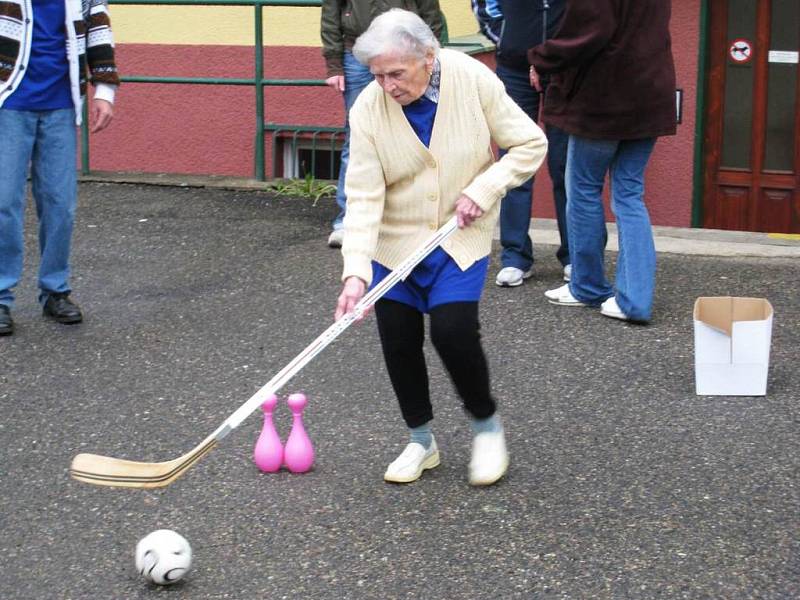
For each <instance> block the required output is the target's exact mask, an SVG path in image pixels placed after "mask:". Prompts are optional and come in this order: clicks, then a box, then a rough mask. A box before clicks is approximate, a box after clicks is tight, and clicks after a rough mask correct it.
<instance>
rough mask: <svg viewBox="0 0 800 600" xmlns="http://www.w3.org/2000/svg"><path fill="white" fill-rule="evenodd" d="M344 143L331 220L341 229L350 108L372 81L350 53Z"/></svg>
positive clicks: (346, 59)
mask: <svg viewBox="0 0 800 600" xmlns="http://www.w3.org/2000/svg"><path fill="white" fill-rule="evenodd" d="M343 66H344V94H343V96H344V110H345V117H344V128H345V133H344V143H343V144H342V161H341V163H340V165H339V182H338V183H337V184H336V204H338V205H339V214H337V215H336V218H335V219H334V220H333V228H334V229H341V228H342V221H343V220H344V213H345V209H346V206H347V196H346V195H345V193H344V178H345V176H346V175H347V163H348V161H349V159H350V120H349V118H348V115H349V113H350V108H351V107H352V106H353V104H354V103H355V101H356V98H358V95H359V94H360V93H361V91H362V90H363V89H364V88H365V87H367V85H369V84H370V82H371V81H372V80H373V79H374V77H373V76H372V73H370V72H369V67H367V66H365V65H362V64H361V63H360V62H358V61H357V60H356V58H355V57H354V56H353V54H352V53H351V52H345V53H344V65H343Z"/></svg>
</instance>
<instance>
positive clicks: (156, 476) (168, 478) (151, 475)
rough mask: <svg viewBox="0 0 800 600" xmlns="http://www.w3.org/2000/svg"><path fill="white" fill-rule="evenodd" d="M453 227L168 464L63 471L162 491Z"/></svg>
mask: <svg viewBox="0 0 800 600" xmlns="http://www.w3.org/2000/svg"><path fill="white" fill-rule="evenodd" d="M456 229H458V223H457V221H456V217H453V218H452V219H450V220H449V221H448V222H447V223H445V224H444V225H443V226H442V227H441V228H440V229H439V230H438V231H437V232H436V233H435V234H434V235H433V236H432V237H431V238H430V239H429V240H428V241H427V242H425V244H423V245H422V246H420V247H419V248H417V249H416V250H415V251H414V252H413V253H412V254H411V255H410V256H409V257H408V258H406V259H405V260H404V261H403V262H402V263H400V264H399V265H398V267H397V268H396V269H395V270H394V271H392V272H391V273H389V275H387V276H386V277H385V278H384V279H383V280H382V281H381V282H380V283H379V284H378V285H376V286H375V287H374V288H372V290H370V291H369V292H368V293H367V294H365V295H364V297H363V298H361V300H360V301H359V302H358V304H356V306H355V307H354V308H353V311H352V312H349V313H347V314H346V315H345V316H343V317H342V318H341V319H339V320H338V321H336V322H335V323H333V325H331V326H330V327H328V329H326V330H325V331H324V332H323V333H322V335H320V336H319V337H318V338H317V339H315V340H314V341H313V342H311V344H309V345H308V346H307V347H306V349H305V350H303V351H302V352H301V353H300V354H298V355H297V356H296V357H295V358H294V359H293V360H292V361H291V362H290V363H289V364H288V365H286V366H285V367H284V368H283V369H281V370H280V371H279V372H278V374H277V375H275V377H273V378H272V379H270V380H269V381H268V382H267V383H266V384H265V385H264V386H263V387H262V388H261V389H260V390H258V391H257V392H256V393H255V394H253V396H252V397H251V398H250V399H249V400H248V401H247V402H245V403H244V404H242V405H241V406H240V407H239V408H237V409H236V410H235V411H234V412H233V414H231V416H229V417H228V418H227V419H225V422H224V423H222V425H220V426H219V427H218V428H217V429H216V431H214V433H212V434H211V435H209V436H208V437H207V438H206V439H204V440H203V441H202V442H200V444H198V445H197V446H196V447H195V448H193V449H192V450H190V451H189V452H187V453H186V454H184V455H183V456H180V457H178V458H175V459H173V460H168V461H165V462H155V463H150V462H136V461H132V460H124V459H120V458H112V457H110V456H100V455H98V454H78V455H77V456H75V458H73V459H72V464H71V465H70V469H69V473H70V475H71V476H72V477H74V478H75V479H77V480H78V481H83V482H85V483H92V484H94V485H108V486H116V487H134V488H156V487H164V486H167V485H169V484H170V483H172V482H173V481H175V480H176V479H177V478H178V477H180V476H181V475H183V474H184V473H185V472H186V471H187V470H188V469H189V468H190V467H191V466H192V465H194V464H195V463H196V462H197V461H199V460H200V459H201V458H203V457H204V456H205V455H206V454H208V453H209V452H211V450H213V449H214V447H216V445H217V444H218V443H219V442H220V441H221V440H222V439H223V438H224V437H225V436H227V435H228V434H229V433H230V432H231V431H233V430H234V429H236V427H238V426H239V424H240V423H241V422H242V421H244V420H245V419H246V418H247V417H248V416H250V414H251V413H252V412H253V411H255V410H256V409H257V408H258V407H259V406H261V404H262V403H263V402H264V400H265V399H266V398H267V397H268V396H270V395H271V394H274V393H276V392H277V391H278V390H280V389H281V388H282V387H283V386H284V385H285V384H286V383H287V382H288V381H289V380H290V379H291V378H292V377H293V376H294V375H295V374H297V373H298V372H299V371H300V369H302V368H303V367H304V366H306V365H307V364H308V363H309V362H311V360H312V359H313V358H314V357H315V356H316V355H317V354H319V353H320V352H322V350H324V349H325V348H326V347H327V346H328V344H330V343H331V342H332V341H333V340H335V339H336V338H337V337H339V334H341V333H342V332H343V331H344V330H345V329H347V328H348V327H350V325H352V324H353V323H354V322H355V321H356V320H358V318H359V317H360V316H361V315H363V314H364V311H366V310H367V309H368V308H370V307H371V306H372V305H373V304H375V302H377V301H378V300H379V299H380V298H381V297H382V296H383V295H384V294H385V293H386V292H388V291H389V289H390V288H391V287H392V286H393V285H394V284H395V283H397V282H398V281H400V280H401V279H405V277H406V276H407V275H408V274H409V273H410V272H411V271H412V269H413V268H414V267H416V266H417V265H418V264H419V263H420V262H421V261H422V260H423V259H424V258H425V257H426V256H428V255H429V254H430V253H431V252H433V250H435V249H436V248H437V247H438V246H439V245H440V244H441V243H442V242H443V241H445V240H446V239H447V238H448V237H450V235H452V233H453V232H454V231H456Z"/></svg>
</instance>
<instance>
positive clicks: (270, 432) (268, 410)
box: [253, 394, 284, 473]
mask: <svg viewBox="0 0 800 600" xmlns="http://www.w3.org/2000/svg"><path fill="white" fill-rule="evenodd" d="M277 403H278V397H277V396H276V395H275V394H272V395H271V396H270V397H269V398H267V399H266V400H264V402H263V403H262V404H261V410H263V411H264V426H263V428H262V429H261V435H259V436H258V441H257V442H256V447H255V449H254V450H253V461H254V462H255V463H256V465H257V466H258V468H259V469H261V470H262V471H264V472H265V473H276V472H277V471H279V470H280V468H281V465H282V464H283V455H284V451H283V445H282V444H281V438H280V436H278V432H277V431H276V430H275V424H274V423H273V422H272V411H274V410H275V405H276V404H277Z"/></svg>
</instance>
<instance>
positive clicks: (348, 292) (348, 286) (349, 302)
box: [334, 276, 367, 321]
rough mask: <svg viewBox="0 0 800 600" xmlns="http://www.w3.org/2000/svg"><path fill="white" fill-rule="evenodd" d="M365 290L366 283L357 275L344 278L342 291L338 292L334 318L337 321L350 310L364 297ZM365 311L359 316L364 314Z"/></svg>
mask: <svg viewBox="0 0 800 600" xmlns="http://www.w3.org/2000/svg"><path fill="white" fill-rule="evenodd" d="M366 290H367V284H366V283H364V281H363V280H362V279H359V278H358V277H355V276H351V277H348V278H347V279H345V280H344V286H342V293H341V294H339V299H338V300H337V302H336V315H335V316H334V320H335V321H338V320H339V319H341V318H342V317H343V316H345V315H346V314H347V313H349V312H352V310H353V309H354V308H355V306H356V304H358V301H359V300H361V298H363V297H364V293H365V292H366ZM366 314H367V313H366V311H365V312H364V314H363V315H361V317H364V316H366Z"/></svg>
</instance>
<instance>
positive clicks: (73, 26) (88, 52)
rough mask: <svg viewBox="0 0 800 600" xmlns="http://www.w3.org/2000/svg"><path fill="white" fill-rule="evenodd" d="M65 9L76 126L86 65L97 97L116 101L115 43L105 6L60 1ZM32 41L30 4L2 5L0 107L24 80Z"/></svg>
mask: <svg viewBox="0 0 800 600" xmlns="http://www.w3.org/2000/svg"><path fill="white" fill-rule="evenodd" d="M64 6H65V8H66V15H67V17H66V18H67V23H66V24H65V25H66V27H65V31H66V35H67V56H68V58H69V61H70V83H71V92H72V101H73V104H74V105H75V109H76V113H77V119H78V122H80V118H81V110H80V109H81V101H82V97H83V96H84V95H85V94H86V76H87V64H88V71H89V74H90V79H91V82H92V84H93V85H94V86H95V88H96V94H95V97H97V98H102V99H104V100H108V101H109V102H113V101H114V90H115V88H116V86H118V85H119V76H118V74H117V67H116V64H115V63H114V38H113V36H112V33H111V23H110V21H109V17H108V6H107V4H106V0H64ZM32 37H33V10H32V8H31V0H0V106H2V105H3V102H4V101H5V99H6V98H8V97H9V96H10V95H11V93H12V92H13V91H14V90H15V89H16V87H17V85H18V84H19V82H20V81H21V80H22V77H23V76H24V74H25V64H26V63H27V61H28V57H29V56H30V52H31V39H32Z"/></svg>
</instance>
